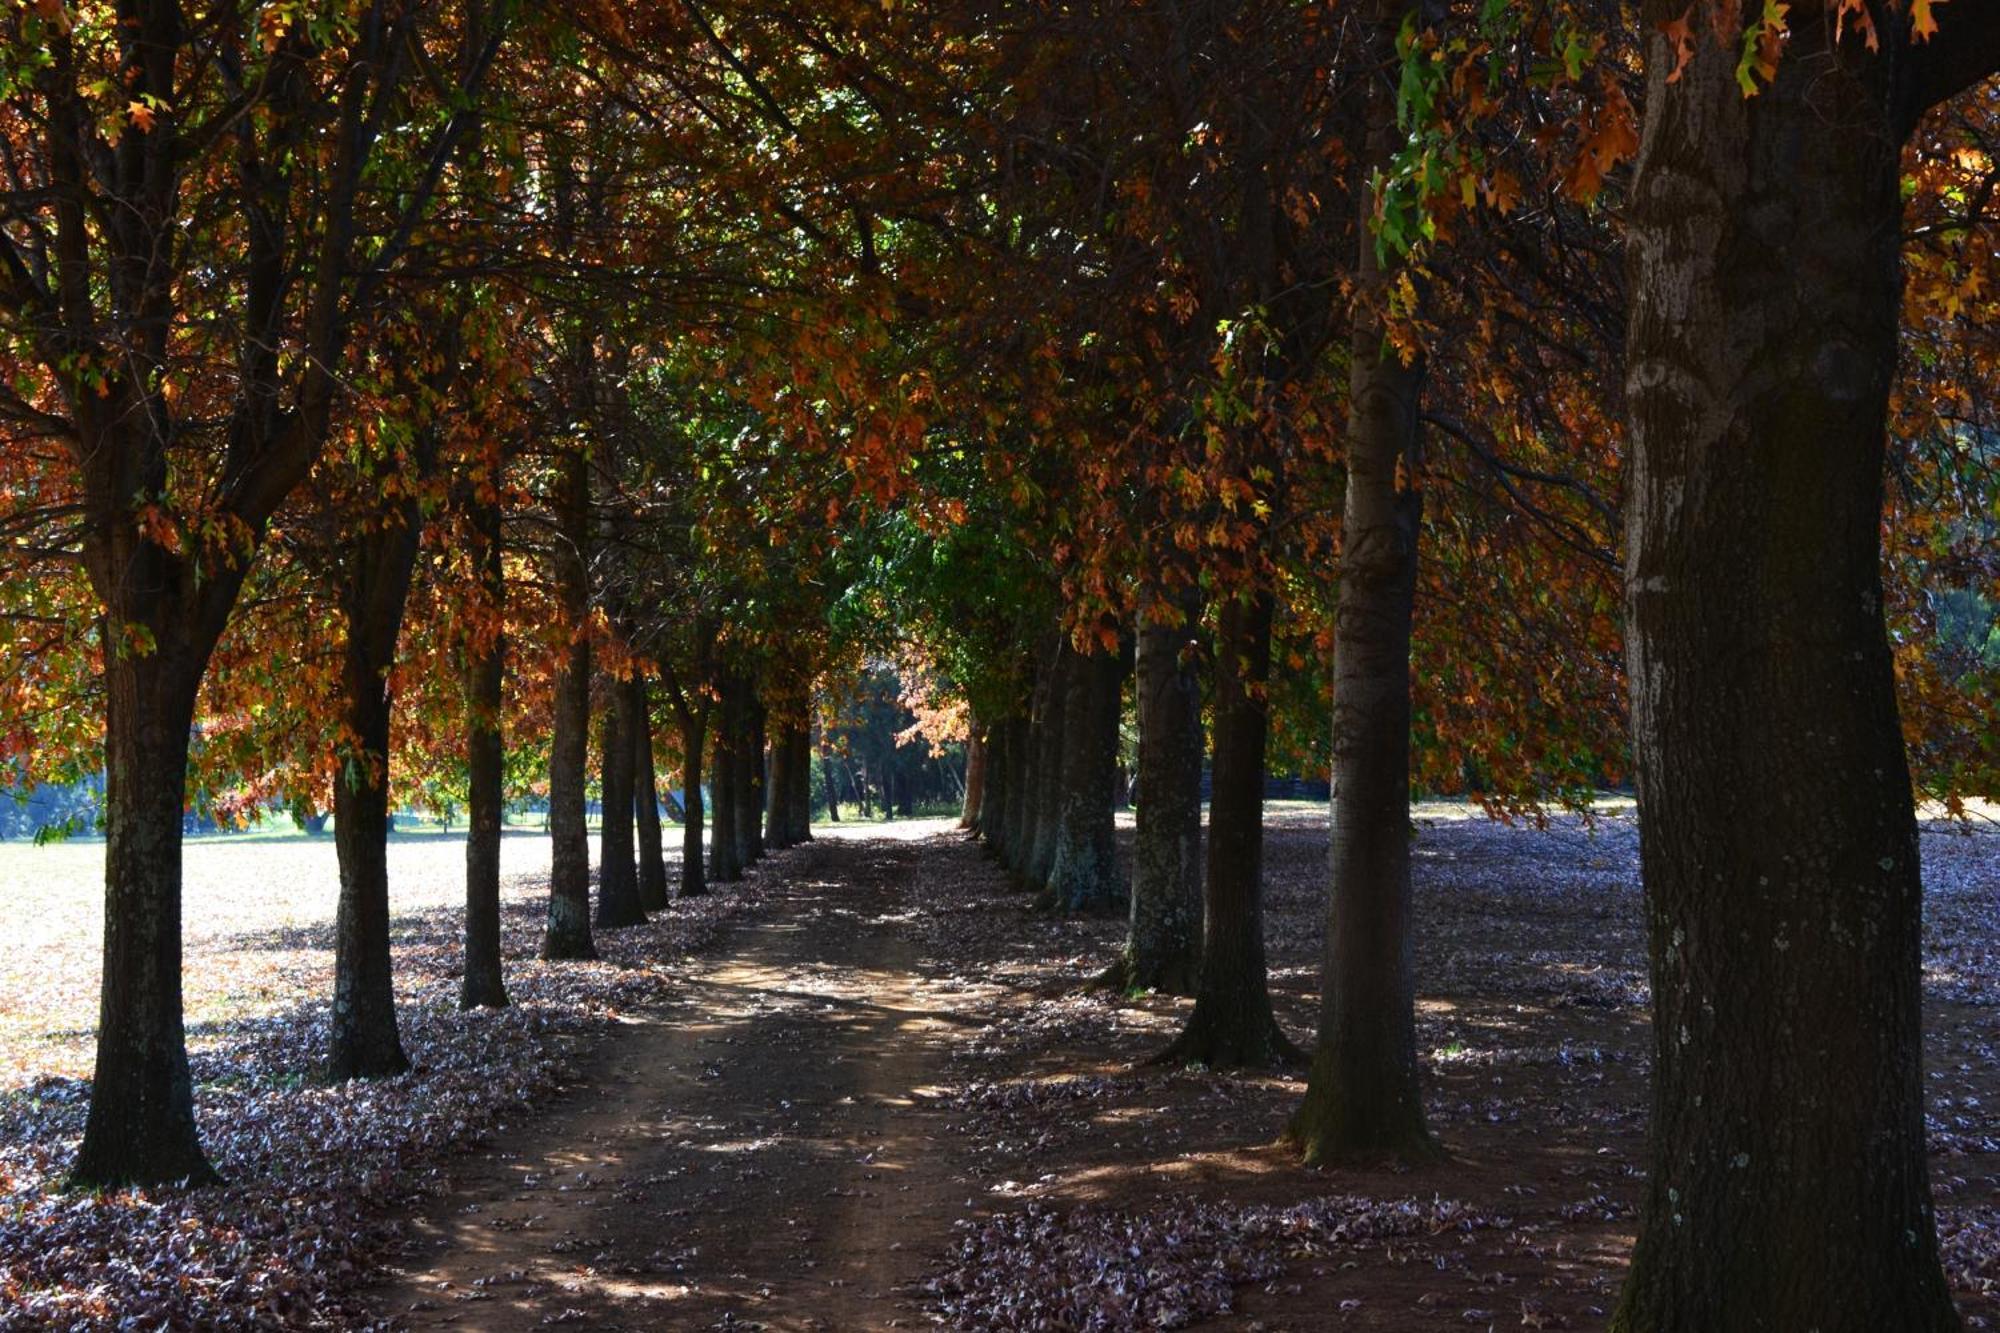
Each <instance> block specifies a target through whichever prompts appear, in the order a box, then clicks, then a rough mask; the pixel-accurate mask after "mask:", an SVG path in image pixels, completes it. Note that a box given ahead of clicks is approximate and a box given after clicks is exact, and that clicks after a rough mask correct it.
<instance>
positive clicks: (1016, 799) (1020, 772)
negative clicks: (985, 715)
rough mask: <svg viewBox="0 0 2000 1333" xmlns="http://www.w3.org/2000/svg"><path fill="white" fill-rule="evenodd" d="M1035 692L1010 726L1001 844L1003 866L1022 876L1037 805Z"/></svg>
mask: <svg viewBox="0 0 2000 1333" xmlns="http://www.w3.org/2000/svg"><path fill="white" fill-rule="evenodd" d="M1034 707H1035V698H1034V692H1033V691H1032V690H1030V691H1029V696H1028V702H1027V708H1026V709H1025V710H1024V711H1023V712H1021V713H1019V714H1017V715H1016V716H1015V717H1014V719H1013V721H1012V722H1010V723H1009V724H1008V726H1009V734H1008V737H1007V791H1006V793H1005V794H1006V797H1007V813H1006V836H1005V837H1003V838H1002V839H1001V841H1000V864H1001V865H1003V866H1005V867H1006V868H1007V869H1008V870H1010V871H1012V872H1014V873H1015V874H1019V873H1020V870H1021V866H1022V863H1023V862H1024V861H1025V860H1026V851H1027V845H1028V842H1029V840H1030V839H1031V838H1032V837H1033V833H1032V832H1031V830H1030V826H1029V811H1030V810H1031V809H1032V808H1033V802H1034V781H1035V748H1036V747H1035V730H1034V722H1033V720H1032V717H1033V710H1034Z"/></svg>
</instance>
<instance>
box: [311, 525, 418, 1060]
mask: <svg viewBox="0 0 2000 1333" xmlns="http://www.w3.org/2000/svg"><path fill="white" fill-rule="evenodd" d="M405 517H406V520H407V526H405V527H403V528H400V529H396V530H394V531H383V532H378V533H376V534H374V535H373V536H371V537H368V538H364V539H362V540H360V541H357V542H355V543H354V544H353V545H352V546H350V548H349V550H348V552H347V561H348V565H347V568H346V570H345V571H344V573H343V576H342V580H341V590H340V595H341V604H342V615H343V619H344V620H345V622H346V639H347V641H346V643H345V645H344V648H343V655H342V671H341V688H342V693H343V695H344V696H345V698H344V700H343V705H344V709H345V714H346V716H345V719H344V720H345V722H346V724H347V727H346V729H347V733H348V741H349V744H350V745H352V746H353V747H354V748H353V749H351V750H350V751H349V752H348V753H347V755H346V762H345V763H344V764H343V766H342V770H343V771H342V773H341V775H340V778H339V780H338V781H337V782H336V783H335V784H334V791H333V841H334V847H335V851H336V854H337V858H338V861H339V864H340V900H339V903H338V906H337V907H336V908H335V912H334V948H333V1017H332V1023H331V1029H330V1033H329V1036H330V1044H329V1047H328V1058H327V1069H328V1073H329V1074H330V1075H331V1076H332V1077H333V1078H334V1079H336V1080H341V1079H350V1078H381V1077H387V1076H389V1075H393V1074H400V1073H402V1072H403V1071H405V1070H407V1069H408V1068H409V1067H410V1061H409V1058H408V1057H407V1056H405V1055H404V1054H403V1043H402V1040H401V1038H400V1036H399V1035H398V1033H397V1031H396V989H395V980H394V975H393V971H392V966H391V959H390V949H389V849H388V837H389V688H388V679H387V676H388V671H389V668H390V666H391V665H392V664H393V662H394V659H395V655H396V640H397V639H398V637H400V635H401V632H402V626H403V607H404V605H405V603H406V601H407V598H408V594H409V589H410V574H411V571H412V569H413V568H414V566H415V562H416V557H417V532H416V522H417V515H416V514H414V513H411V514H408V515H406V516H405Z"/></svg>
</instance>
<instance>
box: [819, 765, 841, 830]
mask: <svg viewBox="0 0 2000 1333" xmlns="http://www.w3.org/2000/svg"><path fill="white" fill-rule="evenodd" d="M819 776H820V781H821V782H823V783H825V784H826V817H827V820H828V822H830V823H834V824H838V823H839V822H840V771H839V768H838V766H837V765H835V763H834V762H833V756H832V755H830V754H826V755H821V756H820V761H819Z"/></svg>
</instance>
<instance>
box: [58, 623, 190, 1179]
mask: <svg viewBox="0 0 2000 1333" xmlns="http://www.w3.org/2000/svg"><path fill="white" fill-rule="evenodd" d="M114 623H116V622H115V621H114ZM105 638H106V641H107V642H115V641H116V636H115V634H114V633H113V632H112V628H111V626H110V625H107V626H106V628H105ZM205 660H206V658H205V655H197V656H196V657H195V658H194V660H193V661H188V660H186V659H184V658H182V657H180V656H179V655H178V654H170V653H168V652H164V651H155V652H153V653H148V654H137V653H111V654H106V662H105V667H104V684H105V719H104V720H105V732H104V758H105V772H104V804H105V832H106V839H105V849H104V978H103V983H102V991H101V996H100V1004H99V1008H98V1028H97V1064H96V1072H95V1074H94V1076H93V1078H92V1081H91V1092H90V1113H89V1118H88V1121H87V1123H86V1125H85V1127H84V1133H83V1146H82V1148H81V1149H79V1151H78V1153H77V1158H76V1165H75V1167H74V1168H73V1170H72V1173H71V1179H72V1180H74V1181H75V1182H76V1183H77V1184H80V1185H86V1186H104V1187H110V1186H116V1185H126V1184H140V1185H159V1184H167V1183H170V1182H173V1181H179V1180H186V1181H188V1182H190V1183H193V1184H204V1183H207V1182H209V1181H212V1180H214V1179H216V1174H215V1169H214V1168H213V1167H211V1166H210V1165H209V1164H208V1159H207V1158H206V1157H205V1156H203V1155H202V1150H201V1141H200V1139H199V1138H198V1137H197V1135H196V1133H195V1122H194V1083H193V1080H192V1079H191V1078H190V1076H189V1073H188V1060H187V1038H186V1033H185V1030H184V1029H183V1027H182V1023H181V813H182V808H183V794H184V792H185V790H186V784H187V757H188V733H189V731H190V730H191V729H192V728H193V726H194V701H195V692H196V690H197V688H198V687H199V685H200V681H201V663H202V662H204V661H205Z"/></svg>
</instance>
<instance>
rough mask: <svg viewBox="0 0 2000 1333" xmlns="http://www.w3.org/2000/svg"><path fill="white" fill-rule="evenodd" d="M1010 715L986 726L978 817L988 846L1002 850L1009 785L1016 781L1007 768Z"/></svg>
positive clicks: (994, 849) (990, 848)
mask: <svg viewBox="0 0 2000 1333" xmlns="http://www.w3.org/2000/svg"><path fill="white" fill-rule="evenodd" d="M1009 722H1010V719H1007V718H1002V719H1000V720H999V721H997V722H994V723H992V724H991V725H989V726H988V727H987V729H986V763H985V765H984V771H983V780H982V781H981V783H980V790H979V818H978V822H977V824H976V825H975V827H976V829H977V831H978V833H979V836H980V837H981V838H982V839H984V840H985V843H986V847H987V850H989V851H991V852H993V853H994V854H995V855H1000V854H1001V843H1002V841H1003V840H1004V839H1005V838H1006V836H1007V787H1008V784H1010V783H1011V782H1013V780H1014V779H1013V776H1012V774H1011V772H1010V771H1009V769H1008V764H1009V763H1010V757H1009V755H1008V752H1007V729H1008V725H1009Z"/></svg>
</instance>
